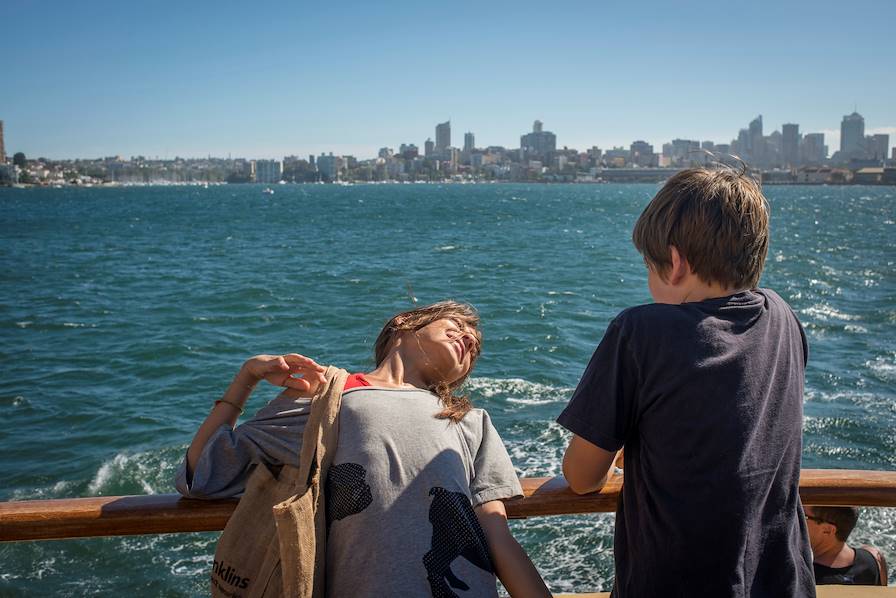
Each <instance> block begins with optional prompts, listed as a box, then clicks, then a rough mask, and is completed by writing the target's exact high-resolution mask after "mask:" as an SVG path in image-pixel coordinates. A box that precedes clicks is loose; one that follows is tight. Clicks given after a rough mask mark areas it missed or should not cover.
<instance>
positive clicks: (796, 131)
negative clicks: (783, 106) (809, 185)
mask: <svg viewBox="0 0 896 598" xmlns="http://www.w3.org/2000/svg"><path fill="white" fill-rule="evenodd" d="M781 135H782V137H783V138H782V140H781V144H782V145H781V160H782V161H783V162H784V165H785V166H796V165H797V164H799V150H800V126H799V125H794V124H786V125H782V126H781Z"/></svg>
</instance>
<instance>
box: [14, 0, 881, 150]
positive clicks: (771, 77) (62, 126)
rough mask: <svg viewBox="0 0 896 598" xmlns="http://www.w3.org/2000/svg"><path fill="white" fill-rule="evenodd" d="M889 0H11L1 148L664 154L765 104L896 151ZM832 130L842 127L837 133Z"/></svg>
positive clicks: (727, 136) (739, 123) (726, 128)
mask: <svg viewBox="0 0 896 598" xmlns="http://www.w3.org/2000/svg"><path fill="white" fill-rule="evenodd" d="M894 23H896V1H894V0H876V1H865V0H853V1H851V2H848V3H846V2H828V1H821V2H819V1H809V0H801V1H797V2H787V1H778V2H766V1H753V0H751V1H744V0H741V1H739V2H727V1H724V0H717V1H716V2H669V1H663V2H652V1H641V2H615V1H594V0H590V1H587V2H578V1H566V2H543V1H542V2H532V3H530V2H524V1H514V2H438V3H436V2H420V1H419V0H417V1H414V2H370V1H366V2H352V1H347V0H344V1H340V2H321V1H316V2H305V1H302V2H298V1H291V2H288V1H283V2H280V1H277V2H257V3H249V2H239V3H231V2H226V1H217V2H204V1H188V2H183V1H181V2H168V1H156V2H120V1H118V2H104V1H103V2H101V1H89V0H86V1H78V2H73V1H72V2H70V1H67V0H58V1H53V2H50V1H37V0H17V1H15V2H5V3H4V4H3V9H2V23H0V56H3V60H2V62H0V65H2V66H0V120H4V121H5V130H6V149H7V153H10V154H11V153H13V152H15V151H24V152H25V154H26V155H27V156H29V157H38V156H45V157H49V158H66V157H97V156H104V155H116V154H121V155H123V156H125V157H127V156H132V155H138V154H143V155H147V156H157V155H158V156H160V157H165V156H167V157H174V156H175V155H180V156H185V157H194V156H195V157H198V156H205V155H207V154H212V155H215V156H226V155H227V154H232V155H233V156H234V157H236V156H242V157H249V158H268V157H282V156H283V155H286V154H298V155H305V154H309V153H315V154H317V153H320V152H322V151H327V152H329V151H332V152H334V153H341V154H354V155H356V156H358V157H360V158H366V157H371V156H373V155H375V152H376V150H377V148H379V147H383V146H388V147H393V148H397V147H398V145H399V144H401V143H416V144H417V145H418V146H420V147H421V149H422V145H423V142H424V140H425V139H426V138H427V137H432V138H434V137H435V133H434V127H435V124H436V123H437V122H441V121H443V120H447V119H449V118H450V119H451V123H452V144H453V145H456V146H461V145H462V144H463V134H464V132H466V131H472V132H474V133H475V135H476V145H477V146H480V147H484V146H487V145H504V146H507V147H518V146H519V136H520V134H522V133H525V132H527V131H529V130H531V126H532V121H533V120H535V119H540V120H542V121H543V122H544V124H545V129H546V130H550V131H553V132H554V133H556V134H557V143H558V145H559V146H564V145H566V146H569V147H577V148H579V149H585V148H587V147H590V146H592V145H597V146H599V147H601V148H608V147H612V146H613V145H625V146H626V147H628V145H629V144H630V143H631V142H632V141H633V140H635V139H644V140H646V141H648V142H650V143H653V144H654V146H655V150H656V151H659V150H660V146H661V144H662V143H663V142H667V141H669V140H670V139H672V138H673V137H683V138H690V139H700V140H704V139H709V140H713V141H715V142H717V143H719V142H728V141H730V140H731V138H732V137H734V136H736V135H737V131H738V129H739V128H741V127H745V126H746V125H747V123H748V122H749V121H750V120H751V119H752V118H754V117H755V116H756V115H757V114H762V115H763V120H764V123H765V133H766V134H768V133H770V132H771V131H773V130H774V129H780V126H781V124H782V123H785V122H796V123H799V125H800V132H802V133H808V132H820V131H825V132H827V133H829V134H828V137H827V139H826V141H827V143H828V145H829V146H831V151H832V152H833V151H834V150H835V149H837V148H838V146H837V144H838V143H839V141H838V138H839V126H840V120H841V118H842V117H843V115H844V114H848V113H850V112H852V110H853V107H854V106H857V107H858V110H859V112H860V113H861V114H862V115H863V116H864V117H865V125H866V130H868V131H869V132H873V131H878V132H884V131H888V132H890V134H891V139H890V144H891V145H896V66H894V65H896V35H894V32H896V26H894ZM832 133H835V134H836V136H834V135H832Z"/></svg>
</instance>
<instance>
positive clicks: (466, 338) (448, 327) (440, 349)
mask: <svg viewBox="0 0 896 598" xmlns="http://www.w3.org/2000/svg"><path fill="white" fill-rule="evenodd" d="M409 334H410V338H408V348H409V349H410V350H411V351H413V350H414V349H417V350H419V352H420V359H419V367H421V369H423V370H425V371H426V375H427V377H428V378H429V379H430V381H431V382H447V383H449V384H451V383H452V382H455V381H457V380H460V379H461V378H463V377H464V376H466V375H467V373H468V372H469V371H470V368H471V367H472V365H473V361H474V360H475V358H476V356H477V355H478V354H479V342H478V340H477V338H476V336H475V334H474V333H473V331H472V330H471V329H470V328H469V327H468V326H466V325H465V324H463V323H462V322H460V321H458V320H454V319H452V318H442V319H440V320H435V321H434V322H430V323H429V324H427V325H426V326H424V327H423V328H420V329H419V330H416V331H413V332H410V333H409Z"/></svg>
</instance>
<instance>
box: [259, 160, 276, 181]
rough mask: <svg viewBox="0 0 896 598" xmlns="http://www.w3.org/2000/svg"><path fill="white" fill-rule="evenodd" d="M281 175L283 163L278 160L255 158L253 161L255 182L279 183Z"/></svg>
mask: <svg viewBox="0 0 896 598" xmlns="http://www.w3.org/2000/svg"><path fill="white" fill-rule="evenodd" d="M282 177H283V164H282V163H281V162H280V161H279V160H256V161H255V182H256V183H267V184H269V185H270V184H273V183H279V182H280V179H281V178H282Z"/></svg>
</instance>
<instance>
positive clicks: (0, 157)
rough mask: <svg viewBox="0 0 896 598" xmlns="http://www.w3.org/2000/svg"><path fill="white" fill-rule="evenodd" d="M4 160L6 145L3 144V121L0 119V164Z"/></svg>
mask: <svg viewBox="0 0 896 598" xmlns="http://www.w3.org/2000/svg"><path fill="white" fill-rule="evenodd" d="M5 162H6V147H5V146H4V145H3V121H2V120H0V165H3V164H4V163H5Z"/></svg>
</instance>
